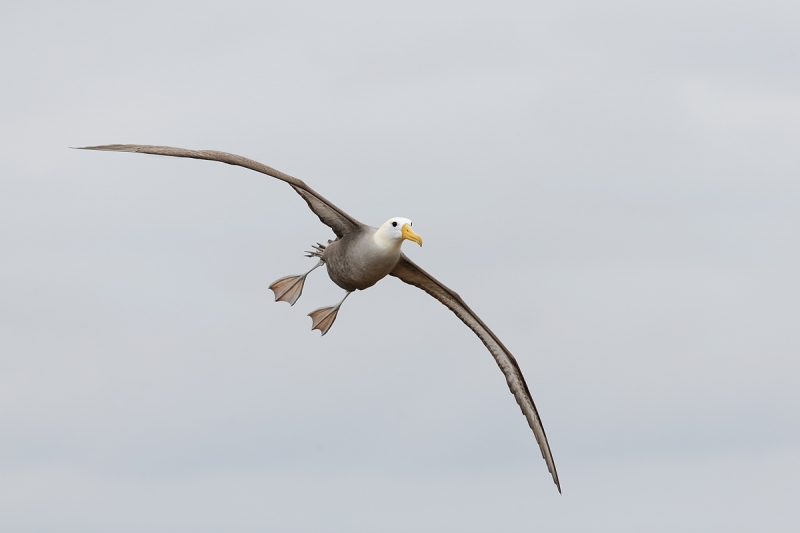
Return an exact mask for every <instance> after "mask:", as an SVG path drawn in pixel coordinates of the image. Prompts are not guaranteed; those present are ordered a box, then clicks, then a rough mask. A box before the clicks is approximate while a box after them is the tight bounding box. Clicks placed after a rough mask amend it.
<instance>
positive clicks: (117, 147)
mask: <svg viewBox="0 0 800 533" xmlns="http://www.w3.org/2000/svg"><path fill="white" fill-rule="evenodd" d="M80 149H81V150H100V151H103V152H134V153H139V154H152V155H165V156H171V157H188V158H191V159H206V160H208V161H219V162H220V163H227V164H229V165H235V166H239V167H244V168H249V169H250V170H255V171H256V172H261V173H262V174H266V175H267V176H271V177H273V178H276V179H279V180H281V181H285V182H286V183H288V184H289V185H291V186H292V188H293V189H294V190H295V191H296V192H297V194H299V195H300V196H301V197H302V198H303V199H304V200H305V201H306V203H307V204H308V207H310V208H311V210H312V211H313V212H314V214H316V215H317V216H318V217H319V219H320V220H321V221H322V223H323V224H325V225H327V226H329V227H330V228H331V229H332V230H333V232H334V233H335V234H336V235H337V236H338V237H343V236H344V235H345V234H347V233H349V232H351V231H353V230H354V229H357V228H359V227H361V226H363V224H361V223H360V222H359V221H357V220H356V219H354V218H353V217H351V216H350V215H348V214H347V213H345V212H344V211H342V210H341V209H339V208H338V207H336V206H335V205H333V204H332V203H331V202H329V201H328V200H326V199H325V198H324V197H323V196H322V195H321V194H319V193H318V192H316V191H315V190H314V189H312V188H311V187H309V186H308V185H306V184H305V183H304V182H303V181H301V180H299V179H297V178H294V177H292V176H290V175H288V174H284V173H283V172H281V171H280V170H275V169H274V168H272V167H269V166H267V165H264V164H262V163H259V162H258V161H253V160H252V159H248V158H246V157H242V156H240V155H235V154H229V153H227V152H217V151H215V150H186V149H184V148H173V147H171V146H150V145H143V144H108V145H104V146H86V147H83V148H80Z"/></svg>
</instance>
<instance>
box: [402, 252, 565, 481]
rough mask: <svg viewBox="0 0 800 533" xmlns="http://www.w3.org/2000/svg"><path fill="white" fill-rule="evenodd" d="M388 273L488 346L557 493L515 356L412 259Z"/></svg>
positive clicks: (543, 439)
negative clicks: (444, 309) (427, 296)
mask: <svg viewBox="0 0 800 533" xmlns="http://www.w3.org/2000/svg"><path fill="white" fill-rule="evenodd" d="M391 274H392V276H395V277H398V278H400V279H401V280H402V281H404V282H405V283H408V284H409V285H414V286H415V287H419V288H420V289H422V290H423V291H425V292H427V293H428V294H430V295H431V296H433V297H434V298H436V299H437V300H439V301H440V302H441V303H443V304H444V305H446V306H447V307H448V308H449V309H450V310H451V311H453V313H455V314H456V316H457V317H458V318H460V319H461V321H462V322H464V324H466V325H467V326H468V327H469V328H470V329H471V330H472V331H473V332H475V334H476V335H477V336H478V338H480V340H481V341H482V342H483V344H484V345H485V346H486V348H488V349H489V352H491V354H492V356H493V357H494V359H495V361H496V362H497V365H498V366H499V367H500V370H502V372H503V374H504V375H505V377H506V382H507V383H508V388H509V389H510V390H511V394H513V395H514V398H515V399H516V400H517V403H518V404H519V406H520V409H522V414H524V415H525V418H526V419H527V420H528V425H530V427H531V429H532V430H533V434H534V436H535V437H536V442H537V443H538V444H539V449H540V450H541V452H542V457H543V458H544V460H545V462H546V463H547V469H548V470H549V471H550V474H551V475H552V476H553V481H554V482H555V484H556V486H557V487H558V492H559V493H560V492H561V484H560V483H559V481H558V473H557V472H556V465H555V462H554V461H553V454H552V453H551V452H550V444H549V443H548V442H547V435H545V432H544V426H542V420H541V418H540V417H539V412H538V411H537V410H536V405H535V404H534V403H533V398H532V397H531V393H530V391H529V390H528V385H527V383H525V378H524V377H523V376H522V370H520V368H519V365H518V364H517V360H516V359H514V356H513V355H511V352H509V351H508V349H507V348H506V347H505V346H503V343H502V342H500V339H498V338H497V336H495V334H494V333H492V331H491V330H490V329H489V328H488V327H487V326H486V324H484V323H483V321H482V320H481V319H480V318H479V317H478V315H476V314H475V313H474V312H473V311H472V310H471V309H470V308H469V307H468V306H467V304H466V303H464V300H462V299H461V297H460V296H459V295H458V294H456V293H455V292H454V291H452V290H450V289H448V288H447V287H446V286H444V285H443V284H442V283H440V282H439V281H437V280H436V279H435V278H434V277H433V276H431V275H430V274H428V273H427V272H425V271H424V270H422V269H421V268H420V267H418V266H417V265H416V264H415V263H414V262H413V261H411V260H410V259H409V258H408V257H406V256H405V254H403V255H402V256H401V258H400V261H399V262H398V263H397V266H396V267H395V269H394V270H393V271H392V273H391Z"/></svg>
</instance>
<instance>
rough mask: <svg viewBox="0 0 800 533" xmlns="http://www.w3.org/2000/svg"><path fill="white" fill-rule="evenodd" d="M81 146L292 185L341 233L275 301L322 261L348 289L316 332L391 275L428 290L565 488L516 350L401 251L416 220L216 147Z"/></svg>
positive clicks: (286, 282) (295, 293) (314, 315)
mask: <svg viewBox="0 0 800 533" xmlns="http://www.w3.org/2000/svg"><path fill="white" fill-rule="evenodd" d="M80 149H81V150H100V151H105V152H135V153H140V154H152V155H164V156H171V157H188V158H192V159H205V160H208V161H219V162H221V163H227V164H229V165H235V166H240V167H244V168H248V169H250V170H255V171H256V172H261V173H262V174H266V175H267V176H271V177H273V178H276V179H279V180H281V181H284V182H286V183H288V184H289V185H290V186H291V187H292V189H294V190H295V192H297V194H299V195H300V196H301V197H302V198H303V200H305V201H306V203H307V204H308V207H309V208H311V211H313V212H314V214H315V215H317V216H318V217H319V219H320V220H321V221H322V223H323V224H325V225H327V226H328V227H330V228H331V229H332V230H333V233H334V234H336V239H334V240H329V241H328V243H327V244H321V243H317V245H316V246H313V250H312V251H310V252H307V254H308V255H307V257H312V258H317V259H318V262H317V263H316V265H314V267H313V268H311V270H309V271H308V272H306V273H304V274H300V275H297V276H286V277H283V278H280V279H279V280H277V281H275V282H274V283H273V284H272V285H270V289H271V290H272V291H273V292H274V293H275V301H277V302H288V303H289V304H290V305H294V304H295V302H297V300H298V299H299V298H300V295H301V294H302V292H303V284H304V283H305V279H306V277H307V276H308V275H309V274H310V273H311V272H313V271H314V270H315V269H317V268H318V267H320V266H323V265H325V267H326V268H327V271H328V276H329V277H330V279H331V281H333V282H334V283H335V284H336V285H338V286H339V287H341V288H342V289H344V290H345V295H344V298H342V300H341V301H340V302H339V303H337V304H336V305H334V306H331V307H321V308H319V309H317V310H315V311H312V312H311V313H310V314H309V316H310V317H311V320H312V325H311V328H312V331H313V330H319V331H320V332H321V333H322V335H325V334H326V333H327V332H328V331H329V330H330V329H331V326H333V323H334V321H335V320H336V316H337V314H338V312H339V309H340V308H341V306H342V304H343V303H344V301H345V300H346V299H347V297H348V296H350V294H352V293H353V292H355V291H360V290H364V289H368V288H369V287H372V286H373V285H375V284H376V283H377V282H378V281H380V280H381V279H383V278H385V277H386V276H394V277H396V278H399V279H400V280H401V281H403V282H405V283H407V284H409V285H413V286H415V287H418V288H420V289H422V290H423V291H425V292H427V293H428V294H430V295H431V296H433V297H434V298H436V299H437V300H439V301H440V302H441V303H443V304H444V305H445V306H446V307H447V308H449V309H450V310H451V311H452V312H453V313H455V315H456V316H457V317H458V318H459V319H461V321H462V322H463V323H464V324H466V326H467V327H468V328H470V329H471V330H472V331H473V332H474V333H475V334H476V335H477V336H478V338H479V339H480V340H481V341H482V342H483V344H484V345H485V346H486V348H487V349H488V350H489V352H490V353H491V354H492V356H493V357H494V359H495V361H496V362H497V365H498V366H499V367H500V370H501V371H502V372H503V374H504V375H505V377H506V382H507V383H508V388H509V389H510V390H511V394H513V395H514V398H515V399H516V401H517V403H518V404H519V406H520V408H521V409H522V414H523V415H525V418H526V419H527V420H528V425H529V426H530V427H531V429H532V430H533V434H534V436H535V437H536V442H537V443H538V444H539V449H540V450H541V452H542V457H543V458H544V460H545V463H547V469H548V470H549V471H550V474H551V475H552V477H553V481H554V482H555V484H556V487H558V492H559V493H561V484H560V483H559V481H558V473H557V472H556V465H555V463H554V462H553V454H552V453H551V452H550V444H549V443H548V442H547V435H545V432H544V426H542V420H541V418H540V417H539V412H538V411H537V410H536V405H535V404H534V403H533V398H532V397H531V393H530V391H529V390H528V385H527V383H525V378H524V377H523V375H522V370H520V368H519V364H518V363H517V360H516V359H514V356H513V355H511V352H510V351H508V348H506V347H505V346H504V345H503V343H502V342H500V339H498V338H497V335H495V334H494V333H493V332H492V330H490V329H489V327H488V326H487V325H486V324H484V322H483V320H481V319H480V317H478V315H476V314H475V313H474V312H473V311H472V309H470V308H469V306H468V305H467V304H466V303H464V300H462V299H461V297H460V296H459V295H458V294H456V293H455V292H454V291H453V290H451V289H449V288H448V287H446V286H445V285H444V284H443V283H441V282H440V281H438V280H437V279H436V278H434V277H433V276H431V275H430V274H428V273H427V272H425V271H424V270H423V269H422V268H420V267H419V266H417V265H416V263H414V262H413V261H412V260H411V259H409V258H408V257H406V255H405V254H404V253H403V252H402V250H401V246H402V244H403V241H406V240H408V241H411V242H415V243H417V244H418V245H420V246H422V237H420V236H419V235H418V234H417V233H416V232H415V231H414V230H413V228H412V222H411V220H409V219H407V218H402V217H393V218H390V219H389V220H387V221H386V222H384V224H383V225H382V226H380V227H378V228H375V227H371V226H368V225H366V224H362V223H361V222H359V221H358V220H356V219H355V218H353V217H351V216H350V215H348V214H347V213H345V212H344V211H342V210H341V209H340V208H338V207H336V206H335V205H334V204H333V203H331V202H330V201H329V200H327V199H325V198H324V197H323V196H322V195H321V194H319V193H318V192H316V191H315V190H314V189H312V188H311V187H309V186H308V185H306V184H305V183H304V182H303V181H301V180H299V179H297V178H294V177H292V176H289V175H288V174H284V173H283V172H280V171H279V170H275V169H274V168H272V167H268V166H267V165H264V164H262V163H259V162H258V161H254V160H252V159H247V158H246V157H242V156H238V155H234V154H229V153H227V152H217V151H214V150H186V149H183V148H172V147H169V146H152V145H139V144H109V145H105V146H86V147H83V148H80Z"/></svg>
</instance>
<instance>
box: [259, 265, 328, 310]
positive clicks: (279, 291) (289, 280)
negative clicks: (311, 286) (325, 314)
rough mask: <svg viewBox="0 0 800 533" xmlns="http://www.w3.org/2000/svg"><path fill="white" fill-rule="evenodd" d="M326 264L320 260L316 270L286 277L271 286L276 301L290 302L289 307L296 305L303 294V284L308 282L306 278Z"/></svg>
mask: <svg viewBox="0 0 800 533" xmlns="http://www.w3.org/2000/svg"><path fill="white" fill-rule="evenodd" d="M324 264H325V261H323V260H322V259H320V260H319V263H317V264H316V265H315V266H314V268H312V269H311V270H309V271H308V272H306V273H305V274H302V275H300V276H286V277H285V278H281V279H279V280H277V281H275V282H274V283H273V284H272V285H270V286H269V288H270V289H272V292H274V293H275V301H276V302H288V303H289V305H294V303H295V302H296V301H297V300H298V299H299V298H300V295H301V294H303V284H304V283H305V281H306V276H308V275H309V274H311V273H312V272H313V271H314V269H315V268H319V267H321V266H322V265H324Z"/></svg>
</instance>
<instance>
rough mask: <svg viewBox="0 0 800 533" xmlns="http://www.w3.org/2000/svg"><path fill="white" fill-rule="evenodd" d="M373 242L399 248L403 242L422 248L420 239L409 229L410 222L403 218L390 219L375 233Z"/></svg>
mask: <svg viewBox="0 0 800 533" xmlns="http://www.w3.org/2000/svg"><path fill="white" fill-rule="evenodd" d="M375 240H376V241H378V242H380V243H381V244H384V245H388V246H400V245H401V244H402V243H403V240H409V241H414V242H415V243H417V244H419V245H420V246H422V237H420V236H419V235H418V234H417V232H415V231H414V230H413V229H411V221H410V220H409V219H407V218H403V217H394V218H390V219H389V220H387V221H386V222H384V223H383V226H381V227H380V228H378V231H377V232H375Z"/></svg>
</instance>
